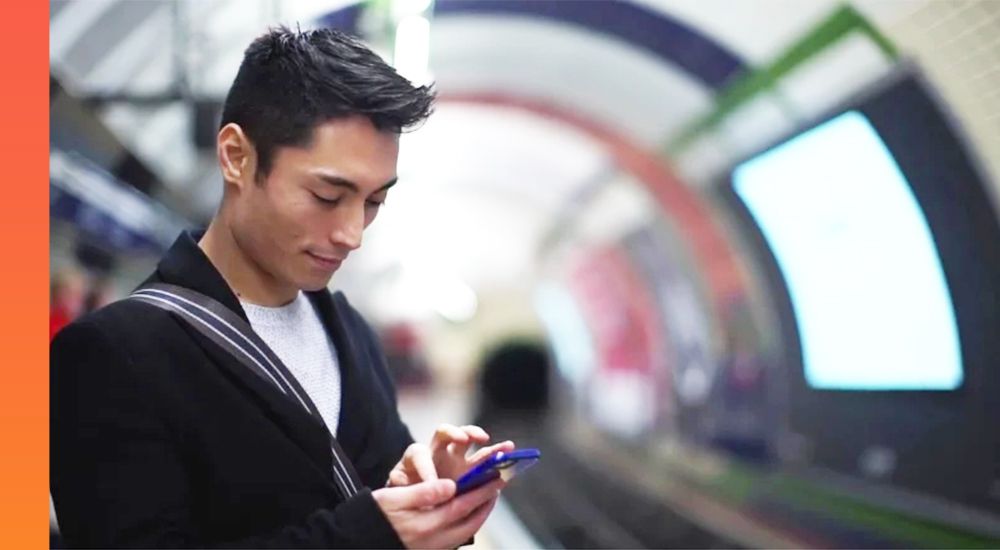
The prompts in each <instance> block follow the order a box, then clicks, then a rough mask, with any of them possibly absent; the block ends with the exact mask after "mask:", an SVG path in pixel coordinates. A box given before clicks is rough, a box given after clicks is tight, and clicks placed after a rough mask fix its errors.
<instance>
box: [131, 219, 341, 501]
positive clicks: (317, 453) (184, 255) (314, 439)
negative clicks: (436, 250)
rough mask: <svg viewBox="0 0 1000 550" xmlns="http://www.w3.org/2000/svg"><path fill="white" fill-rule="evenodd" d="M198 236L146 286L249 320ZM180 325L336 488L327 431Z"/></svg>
mask: <svg viewBox="0 0 1000 550" xmlns="http://www.w3.org/2000/svg"><path fill="white" fill-rule="evenodd" d="M200 236H201V234H200V233H191V232H184V233H182V234H181V236H180V237H178V238H177V241H176V242H175V243H174V244H173V246H171V248H170V250H169V251H168V252H167V254H166V255H165V256H164V258H163V260H162V261H161V262H160V264H159V265H158V267H157V270H156V272H155V273H154V274H153V275H152V276H151V277H150V278H149V279H148V280H147V281H146V282H145V283H143V284H146V283H149V282H164V283H169V284H174V285H178V286H182V287H185V288H189V289H192V290H196V291H198V292H200V293H202V294H204V295H206V296H208V297H210V298H212V299H214V300H216V301H218V302H219V303H220V304H222V305H224V306H225V307H227V308H228V309H230V310H232V311H233V312H235V313H236V314H238V315H239V316H240V317H242V318H243V319H244V320H247V317H246V312H244V311H243V307H242V306H241V305H240V302H239V299H238V298H237V297H236V295H235V294H234V293H233V292H232V290H231V289H230V288H229V285H228V284H227V283H226V281H225V279H223V278H222V275H221V274H220V273H219V272H218V270H216V269H215V267H214V266H213V265H212V263H211V261H209V259H208V258H207V257H206V256H205V254H204V253H203V252H202V250H201V248H200V247H198V243H197V239H198V238H200ZM140 286H141V285H140ZM172 315H173V314H172ZM176 321H177V322H178V324H180V325H181V327H182V328H183V329H184V330H185V331H186V332H187V333H188V335H189V336H190V338H191V339H192V340H194V341H195V342H197V343H198V345H199V346H200V347H201V348H202V349H203V350H204V351H205V354H206V355H208V357H209V358H210V359H211V361H212V363H213V364H215V365H216V366H218V367H219V368H220V369H221V370H222V371H223V372H224V374H225V375H226V377H227V378H229V379H230V380H232V381H233V383H234V384H235V385H236V386H238V387H239V388H240V389H241V390H242V391H243V392H244V393H246V394H247V395H248V396H249V397H250V398H251V399H252V400H253V401H254V402H256V403H257V404H258V406H260V407H261V409H263V410H264V412H265V414H266V416H267V417H268V418H270V419H271V420H272V421H274V423H275V424H276V425H277V426H278V427H279V428H280V429H281V430H282V431H283V432H284V433H285V434H286V435H287V436H288V437H289V439H290V440H291V441H292V442H293V443H295V444H296V445H297V446H298V447H300V448H301V449H302V450H303V451H304V452H305V453H306V455H307V456H309V458H310V459H311V461H312V462H313V464H315V465H316V466H317V468H319V470H320V473H321V475H322V476H323V477H324V478H326V479H328V480H329V481H330V484H331V485H333V479H332V463H333V462H332V461H333V459H332V457H331V455H330V444H329V436H328V435H327V433H326V428H325V427H323V425H322V424H320V423H319V422H318V421H317V420H316V419H315V418H313V417H312V415H310V414H309V413H308V412H307V411H306V410H305V409H304V408H302V406H301V404H299V403H298V402H296V401H294V400H293V399H292V398H291V397H290V396H288V395H285V394H284V393H282V392H281V391H280V390H278V389H277V388H275V387H274V386H273V385H272V384H270V383H268V382H266V381H265V380H263V379H262V378H260V376H258V375H257V374H255V373H253V372H251V371H250V370H249V369H248V368H247V367H246V366H244V365H243V364H242V363H240V362H239V361H238V360H237V359H236V358H235V357H233V356H232V355H231V354H229V353H228V352H227V351H225V350H224V349H222V348H220V347H219V346H218V345H216V344H215V343H214V342H212V341H211V340H209V339H208V338H206V337H205V336H203V335H202V334H200V333H199V332H198V331H197V330H195V329H194V328H192V327H191V326H190V325H188V323H187V322H185V321H183V320H181V319H179V318H178V319H176ZM248 322H249V321H248ZM342 371H343V368H342Z"/></svg>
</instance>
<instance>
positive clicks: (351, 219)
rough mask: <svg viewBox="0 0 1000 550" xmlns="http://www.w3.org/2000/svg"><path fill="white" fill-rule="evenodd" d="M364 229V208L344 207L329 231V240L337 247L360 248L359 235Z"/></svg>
mask: <svg viewBox="0 0 1000 550" xmlns="http://www.w3.org/2000/svg"><path fill="white" fill-rule="evenodd" d="M364 229H365V209H364V206H362V207H361V208H345V209H344V210H343V215H342V216H340V217H338V219H337V220H336V223H335V224H334V226H333V231H331V232H330V241H331V242H332V243H333V244H335V245H337V247H339V248H344V249H347V250H357V249H358V248H361V235H362V233H363V232H364Z"/></svg>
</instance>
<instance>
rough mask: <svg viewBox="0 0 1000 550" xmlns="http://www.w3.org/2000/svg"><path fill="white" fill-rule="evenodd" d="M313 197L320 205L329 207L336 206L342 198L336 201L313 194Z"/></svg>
mask: <svg viewBox="0 0 1000 550" xmlns="http://www.w3.org/2000/svg"><path fill="white" fill-rule="evenodd" d="M312 196H313V197H315V198H316V200H317V201H319V203H320V204H323V205H327V206H336V205H337V203H339V202H340V197H337V198H335V199H326V198H323V197H321V196H319V195H317V194H316V193H313V194H312Z"/></svg>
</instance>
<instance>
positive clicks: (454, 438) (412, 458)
mask: <svg viewBox="0 0 1000 550" xmlns="http://www.w3.org/2000/svg"><path fill="white" fill-rule="evenodd" d="M489 441H490V436H489V434H487V433H486V431H485V430H483V429H482V428H480V427H479V426H462V427H458V426H452V425H451V424H441V425H440V426H438V429H437V431H435V432H434V437H433V438H432V439H431V444H430V446H429V447H428V446H427V445H422V444H420V443H414V444H412V445H410V446H409V447H407V449H406V452H405V453H403V458H402V459H400V461H399V463H398V464H396V467H395V468H393V469H392V471H391V472H389V482H388V486H389V487H404V486H407V485H412V484H414V483H418V482H420V481H430V480H434V479H438V478H446V479H452V480H457V479H458V478H459V477H461V476H462V474H464V473H465V472H466V471H468V470H469V468H472V467H473V466H475V465H476V464H479V463H480V462H482V461H483V460H486V458H487V457H489V456H491V455H492V454H493V453H496V452H497V451H503V452H505V453H509V452H510V451H513V450H514V443H513V442H512V441H504V442H503V443H497V444H496V445H490V446H489V447H483V448H482V449H479V450H478V451H476V452H475V453H473V454H472V455H471V456H468V457H467V456H466V453H468V451H469V447H470V446H472V445H473V444H476V445H484V444H486V443H489Z"/></svg>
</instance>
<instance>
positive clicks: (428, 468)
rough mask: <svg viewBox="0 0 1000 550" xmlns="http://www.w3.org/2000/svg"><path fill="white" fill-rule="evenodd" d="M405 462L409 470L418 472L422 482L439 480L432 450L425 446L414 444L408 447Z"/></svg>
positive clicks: (404, 454) (404, 455)
mask: <svg viewBox="0 0 1000 550" xmlns="http://www.w3.org/2000/svg"><path fill="white" fill-rule="evenodd" d="M403 461H404V463H405V465H406V466H407V467H408V469H410V470H413V471H414V472H416V474H417V476H419V477H420V479H421V480H422V481H429V480H432V479H437V478H438V475H437V468H436V467H435V466H434V457H433V455H432V454H431V450H430V449H428V448H427V446H425V445H421V444H420V443H414V444H412V445H410V446H409V447H407V448H406V452H405V453H403Z"/></svg>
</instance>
